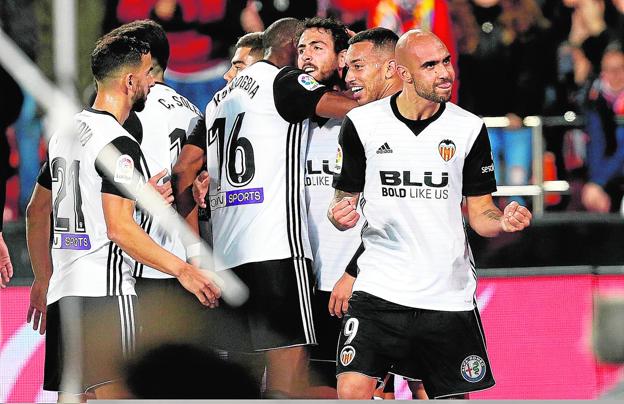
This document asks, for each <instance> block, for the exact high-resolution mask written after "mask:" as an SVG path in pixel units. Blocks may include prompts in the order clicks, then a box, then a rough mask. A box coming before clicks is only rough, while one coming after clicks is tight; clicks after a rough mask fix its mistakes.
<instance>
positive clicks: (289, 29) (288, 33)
mask: <svg viewBox="0 0 624 404" xmlns="http://www.w3.org/2000/svg"><path fill="white" fill-rule="evenodd" d="M300 29H301V21H299V20H298V19H296V18H291V17H286V18H280V19H279V20H277V21H275V22H274V23H273V24H271V25H269V26H268V27H267V29H265V30H264V33H263V34H262V47H263V48H264V53H265V54H266V52H267V51H268V50H269V49H271V48H281V47H282V46H284V45H285V44H287V43H289V42H290V41H292V39H293V38H295V37H296V35H297V32H299V30H300Z"/></svg>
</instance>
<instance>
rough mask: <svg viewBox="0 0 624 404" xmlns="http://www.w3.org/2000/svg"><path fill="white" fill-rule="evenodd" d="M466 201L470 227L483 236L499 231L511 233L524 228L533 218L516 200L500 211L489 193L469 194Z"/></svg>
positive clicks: (494, 234)
mask: <svg viewBox="0 0 624 404" xmlns="http://www.w3.org/2000/svg"><path fill="white" fill-rule="evenodd" d="M466 203H467V207H468V222H469V223H470V227H472V229H473V230H474V231H476V232H477V233H478V234H479V235H481V236H483V237H495V236H497V235H498V234H499V233H500V232H501V231H504V232H507V233H512V232H516V231H521V230H524V229H525V228H526V227H528V226H529V225H530V224H531V219H532V218H533V215H532V214H531V212H530V211H529V210H528V209H527V208H526V207H524V206H522V205H520V204H519V203H518V202H511V203H510V204H509V205H507V206H506V207H505V210H504V212H501V211H500V209H498V208H497V207H496V205H495V204H494V201H493V200H492V195H490V194H487V195H481V196H469V197H467V198H466Z"/></svg>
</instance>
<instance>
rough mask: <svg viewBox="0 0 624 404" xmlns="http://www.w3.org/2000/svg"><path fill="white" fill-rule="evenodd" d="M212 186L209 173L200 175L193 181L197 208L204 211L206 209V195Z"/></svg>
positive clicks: (205, 172)
mask: <svg viewBox="0 0 624 404" xmlns="http://www.w3.org/2000/svg"><path fill="white" fill-rule="evenodd" d="M209 185H210V176H209V175H208V171H205V170H204V171H202V172H201V173H199V175H198V176H197V177H195V180H193V199H194V200H195V203H196V204H197V206H199V207H200V208H202V209H205V208H206V194H208V186H209Z"/></svg>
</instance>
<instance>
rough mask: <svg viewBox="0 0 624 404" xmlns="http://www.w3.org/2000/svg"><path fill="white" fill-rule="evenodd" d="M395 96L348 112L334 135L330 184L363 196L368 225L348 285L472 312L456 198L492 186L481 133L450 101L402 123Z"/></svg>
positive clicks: (415, 303) (405, 301)
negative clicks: (335, 168) (336, 168)
mask: <svg viewBox="0 0 624 404" xmlns="http://www.w3.org/2000/svg"><path fill="white" fill-rule="evenodd" d="M397 96H398V94H397V95H394V96H392V97H389V98H385V99H382V100H379V101H376V102H373V103H370V104H368V105H365V106H362V107H359V108H356V109H354V110H352V111H351V112H349V113H348V114H347V118H345V121H344V123H343V125H342V129H341V133H340V147H341V150H339V154H341V160H342V162H341V166H342V168H341V171H340V174H338V175H336V176H335V178H334V187H335V188H337V189H340V190H343V191H347V192H362V194H361V198H363V201H362V203H363V213H364V216H365V218H366V222H367V223H366V225H365V226H364V230H363V232H362V240H363V243H364V247H365V249H364V252H363V253H362V255H361V256H360V258H359V259H358V261H357V265H358V267H359V269H360V273H359V275H358V278H357V281H356V283H355V285H354V291H355V290H361V291H364V292H368V293H370V294H373V295H375V296H378V297H381V298H382V299H385V300H388V301H390V302H394V303H397V304H400V305H404V306H409V307H415V308H422V309H431V310H446V311H463V310H472V309H473V308H474V303H473V301H474V300H473V299H474V293H475V288H476V272H475V268H474V262H473V258H472V252H471V251H470V247H469V245H468V241H467V238H466V234H465V230H464V222H463V217H462V213H461V203H462V197H463V196H478V195H485V194H488V193H491V192H493V191H495V190H496V181H495V178H494V164H493V162H492V154H491V149H490V142H489V139H488V134H487V130H486V128H485V125H484V124H483V121H482V120H481V119H480V118H478V117H477V116H475V115H473V114H471V113H469V112H467V111H465V110H463V109H462V108H460V107H458V106H456V105H454V104H452V103H446V104H441V105H440V108H439V110H438V111H437V112H436V113H435V114H434V115H433V116H432V117H431V118H429V119H424V120H418V121H411V120H408V119H406V118H404V117H403V116H401V114H400V113H399V111H398V108H397V106H396V98H397ZM339 157H340V156H339ZM339 160H340V158H339ZM339 165H340V164H339Z"/></svg>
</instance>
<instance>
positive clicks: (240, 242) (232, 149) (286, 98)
mask: <svg viewBox="0 0 624 404" xmlns="http://www.w3.org/2000/svg"><path fill="white" fill-rule="evenodd" d="M328 90H329V89H328V88H327V87H325V86H322V85H321V84H319V83H317V82H316V80H314V78H312V77H311V76H310V75H308V74H306V73H305V72H303V71H302V70H299V69H296V68H292V67H285V68H282V69H280V68H278V67H276V66H275V65H273V64H271V63H270V62H267V61H260V62H257V63H255V64H253V65H252V66H250V67H248V68H247V69H245V70H244V71H243V72H241V74H240V75H238V76H237V77H236V78H234V80H232V81H231V82H230V83H229V85H228V86H227V88H226V89H224V90H223V91H222V92H221V93H220V98H219V99H220V101H219V102H218V104H217V105H216V108H215V109H214V111H213V112H212V113H211V116H207V117H206V127H207V144H208V153H207V167H208V172H209V174H210V178H211V182H210V192H209V194H210V198H209V205H210V209H211V215H212V226H213V239H214V254H215V262H216V268H217V270H219V269H224V268H232V267H236V266H239V265H242V264H245V263H249V262H258V261H268V260H277V259H286V258H291V257H292V258H294V259H298V260H300V261H301V262H303V258H304V257H305V258H312V254H311V251H310V243H309V240H308V227H307V210H306V205H305V189H304V171H305V149H306V143H307V136H308V120H307V118H309V117H311V116H313V114H314V111H315V109H316V105H317V103H318V101H319V100H320V99H321V97H322V96H323V94H324V93H325V92H326V91H328Z"/></svg>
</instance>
